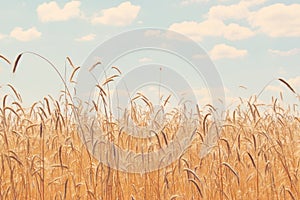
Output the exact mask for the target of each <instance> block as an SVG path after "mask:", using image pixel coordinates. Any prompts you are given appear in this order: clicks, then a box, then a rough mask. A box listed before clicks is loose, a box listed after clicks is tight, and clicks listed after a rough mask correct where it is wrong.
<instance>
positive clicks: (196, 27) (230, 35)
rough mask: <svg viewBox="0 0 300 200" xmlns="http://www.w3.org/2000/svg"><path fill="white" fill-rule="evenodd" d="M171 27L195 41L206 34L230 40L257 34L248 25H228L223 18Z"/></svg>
mask: <svg viewBox="0 0 300 200" xmlns="http://www.w3.org/2000/svg"><path fill="white" fill-rule="evenodd" d="M169 29H170V30H173V31H177V32H180V33H182V34H184V35H187V36H189V37H190V38H191V39H193V40H195V41H201V40H202V39H203V38H204V37H206V36H215V37H217V36H219V37H220V36H223V37H224V38H226V39H228V40H242V39H246V38H249V37H252V36H254V35H255V33H254V32H253V31H252V30H250V29H249V28H247V27H243V26H240V25H238V24H234V23H231V24H229V25H226V24H224V23H223V22H222V21H221V20H215V19H208V20H206V21H203V22H200V23H198V22H195V21H184V22H181V23H174V24H172V25H171V26H170V27H169Z"/></svg>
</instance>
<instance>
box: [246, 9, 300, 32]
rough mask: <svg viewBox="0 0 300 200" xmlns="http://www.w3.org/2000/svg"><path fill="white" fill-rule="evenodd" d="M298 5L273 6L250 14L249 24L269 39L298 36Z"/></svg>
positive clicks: (299, 19) (299, 26)
mask: <svg viewBox="0 0 300 200" xmlns="http://www.w3.org/2000/svg"><path fill="white" fill-rule="evenodd" d="M299 10H300V4H291V5H285V4H279V3H278V4H273V5H270V6H267V7H264V8H261V9H260V10H258V11H256V12H253V13H251V16H250V17H249V23H250V24H251V25H252V26H253V27H257V28H258V29H259V30H260V31H261V32H263V33H265V34H267V35H268V36H271V37H299V36H300V12H299Z"/></svg>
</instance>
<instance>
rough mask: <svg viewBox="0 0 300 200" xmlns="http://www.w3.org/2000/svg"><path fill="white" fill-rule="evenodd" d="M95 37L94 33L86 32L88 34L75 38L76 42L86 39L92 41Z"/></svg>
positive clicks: (85, 40)
mask: <svg viewBox="0 0 300 200" xmlns="http://www.w3.org/2000/svg"><path fill="white" fill-rule="evenodd" d="M95 37H96V34H93V33H91V34H88V35H84V36H82V37H79V38H76V39H75V40H76V41H78V42H87V41H92V40H94V39H95Z"/></svg>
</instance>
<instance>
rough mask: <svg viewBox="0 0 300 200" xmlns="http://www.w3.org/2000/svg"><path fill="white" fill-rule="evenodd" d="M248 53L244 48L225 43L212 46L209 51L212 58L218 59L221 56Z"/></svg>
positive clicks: (231, 57) (228, 56) (239, 55)
mask: <svg viewBox="0 0 300 200" xmlns="http://www.w3.org/2000/svg"><path fill="white" fill-rule="evenodd" d="M247 53H248V51H247V50H245V49H237V48H235V47H232V46H228V45H226V44H218V45H215V46H214V47H213V49H212V50H211V51H210V52H209V54H210V56H211V58H212V59H213V60H218V59H222V58H229V59H234V58H240V57H244V56H246V55H247Z"/></svg>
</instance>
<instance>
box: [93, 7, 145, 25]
mask: <svg viewBox="0 0 300 200" xmlns="http://www.w3.org/2000/svg"><path fill="white" fill-rule="evenodd" d="M139 11H140V6H136V5H132V4H131V3H130V2H129V1H127V2H123V3H121V4H120V5H118V6H117V7H113V8H108V9H104V10H102V11H101V14H100V15H99V14H96V15H95V16H94V17H92V19H91V22H92V23H93V24H105V25H112V26H126V25H129V24H131V23H132V22H133V20H134V19H135V18H136V17H137V15H138V14H139Z"/></svg>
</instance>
